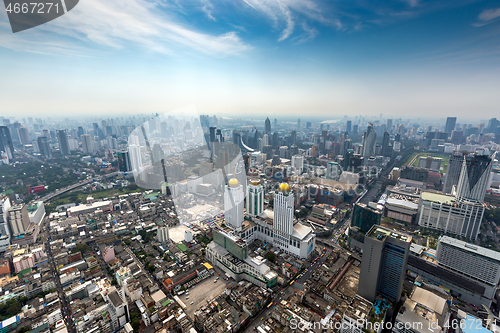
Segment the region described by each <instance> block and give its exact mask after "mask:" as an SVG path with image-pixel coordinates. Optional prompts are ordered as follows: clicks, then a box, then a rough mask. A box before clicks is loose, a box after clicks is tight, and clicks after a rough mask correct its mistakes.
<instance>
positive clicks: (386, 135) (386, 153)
mask: <svg viewBox="0 0 500 333" xmlns="http://www.w3.org/2000/svg"><path fill="white" fill-rule="evenodd" d="M389 141H390V136H389V132H387V131H385V132H384V138H383V139H382V156H385V157H391V156H390V155H392V152H391V151H390V149H389Z"/></svg>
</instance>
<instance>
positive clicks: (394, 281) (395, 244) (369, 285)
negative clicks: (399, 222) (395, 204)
mask: <svg viewBox="0 0 500 333" xmlns="http://www.w3.org/2000/svg"><path fill="white" fill-rule="evenodd" d="M411 239H412V238H411V236H408V235H405V234H402V233H399V232H395V231H393V230H390V229H387V228H385V227H381V226H377V225H374V226H373V227H372V228H371V229H370V231H368V232H367V233H366V235H365V240H364V246H363V259H362V261H361V273H360V278H359V287H358V294H359V295H360V296H362V297H364V298H366V299H367V300H369V301H370V302H373V301H374V300H375V297H376V296H377V295H378V294H382V295H383V296H385V297H387V298H388V299H390V300H391V301H394V302H398V301H399V298H400V296H401V292H402V289H403V281H404V278H405V274H406V262H407V260H408V255H409V249H410V244H411Z"/></svg>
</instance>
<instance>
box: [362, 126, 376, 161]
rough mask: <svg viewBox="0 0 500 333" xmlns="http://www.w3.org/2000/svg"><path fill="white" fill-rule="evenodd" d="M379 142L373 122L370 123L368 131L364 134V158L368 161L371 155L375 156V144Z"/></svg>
mask: <svg viewBox="0 0 500 333" xmlns="http://www.w3.org/2000/svg"><path fill="white" fill-rule="evenodd" d="M376 142H377V133H376V132H375V129H374V127H373V124H372V123H368V127H367V128H366V132H365V134H364V136H363V158H364V160H365V161H367V160H368V159H369V158H370V157H371V156H375V144H376Z"/></svg>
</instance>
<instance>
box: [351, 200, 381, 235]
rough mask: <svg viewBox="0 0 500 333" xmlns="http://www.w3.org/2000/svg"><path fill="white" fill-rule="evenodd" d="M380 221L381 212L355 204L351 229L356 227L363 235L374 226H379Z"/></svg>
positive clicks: (362, 204)
mask: <svg viewBox="0 0 500 333" xmlns="http://www.w3.org/2000/svg"><path fill="white" fill-rule="evenodd" d="M381 219H382V212H381V211H379V210H378V209H375V208H372V207H369V206H367V205H365V204H364V203H357V204H355V205H354V209H353V212H352V222H351V225H352V226H353V227H358V228H359V231H360V232H362V233H363V234H365V233H367V232H368V231H369V230H370V229H371V228H372V227H373V226H374V225H380V220H381Z"/></svg>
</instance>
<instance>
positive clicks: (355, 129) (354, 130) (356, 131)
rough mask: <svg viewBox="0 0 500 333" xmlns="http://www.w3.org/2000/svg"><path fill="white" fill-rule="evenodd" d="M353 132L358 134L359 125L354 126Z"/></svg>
mask: <svg viewBox="0 0 500 333" xmlns="http://www.w3.org/2000/svg"><path fill="white" fill-rule="evenodd" d="M352 134H354V135H356V134H358V125H353V126H352Z"/></svg>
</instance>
